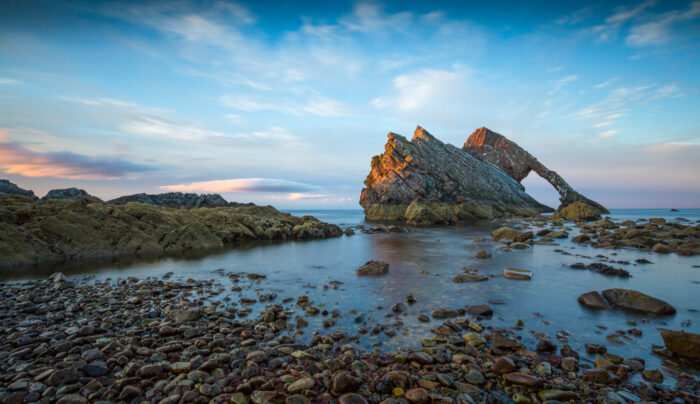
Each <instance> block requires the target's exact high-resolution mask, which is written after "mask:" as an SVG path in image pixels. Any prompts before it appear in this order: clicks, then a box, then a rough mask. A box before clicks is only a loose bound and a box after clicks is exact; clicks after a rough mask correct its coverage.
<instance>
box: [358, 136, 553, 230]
mask: <svg viewBox="0 0 700 404" xmlns="http://www.w3.org/2000/svg"><path fill="white" fill-rule="evenodd" d="M365 186H366V187H365V188H364V189H363V190H362V193H361V195H360V205H362V207H363V208H364V210H365V216H366V217H367V219H368V220H400V221H406V222H408V223H409V224H418V225H421V224H452V223H455V222H457V221H460V220H473V219H487V218H493V217H498V216H504V215H510V214H516V215H534V214H538V213H541V212H546V211H550V209H549V208H548V207H546V206H544V205H542V204H540V203H539V202H537V201H536V200H534V199H533V198H532V197H531V196H530V195H528V194H526V193H525V192H524V191H523V189H522V187H521V186H520V184H518V183H517V182H516V181H515V180H513V178H511V177H509V176H508V175H506V174H504V173H503V172H502V171H500V170H499V169H497V168H495V167H494V166H492V165H491V164H487V163H485V162H483V161H481V160H479V159H477V158H475V157H474V156H472V155H471V154H469V153H465V152H463V151H462V150H460V149H458V148H456V147H454V146H452V145H449V144H445V143H443V142H441V141H439V140H438V139H436V138H435V137H433V136H432V135H431V134H430V133H428V132H427V131H426V130H425V129H423V128H421V127H418V128H416V131H415V133H414V135H413V138H412V139H411V141H408V140H407V139H406V138H405V137H403V136H401V135H397V134H395V133H389V135H388V141H387V143H386V146H385V150H384V153H383V154H381V155H379V156H374V157H372V170H371V171H370V173H369V175H368V176H367V179H366V180H365Z"/></svg>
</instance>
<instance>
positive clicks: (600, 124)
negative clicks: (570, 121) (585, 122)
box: [593, 121, 612, 128]
mask: <svg viewBox="0 0 700 404" xmlns="http://www.w3.org/2000/svg"><path fill="white" fill-rule="evenodd" d="M610 125H612V122H610V121H607V122H598V123H596V124H595V125H593V127H594V128H604V127H606V126H610Z"/></svg>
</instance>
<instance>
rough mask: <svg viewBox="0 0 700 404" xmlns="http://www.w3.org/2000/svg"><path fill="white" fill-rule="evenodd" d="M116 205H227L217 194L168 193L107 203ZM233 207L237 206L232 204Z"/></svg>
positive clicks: (125, 198) (142, 195)
mask: <svg viewBox="0 0 700 404" xmlns="http://www.w3.org/2000/svg"><path fill="white" fill-rule="evenodd" d="M108 202H109V203H112V204H116V205H124V204H126V203H129V202H141V203H147V204H149V205H156V206H170V207H178V208H179V207H188V208H200V207H202V208H205V207H223V206H229V203H228V202H226V200H225V199H224V198H223V197H222V196H221V195H219V194H183V193H182V192H168V193H164V194H155V195H153V194H134V195H126V196H120V197H119V198H116V199H112V200H111V201H108ZM232 205H233V206H235V205H238V204H232Z"/></svg>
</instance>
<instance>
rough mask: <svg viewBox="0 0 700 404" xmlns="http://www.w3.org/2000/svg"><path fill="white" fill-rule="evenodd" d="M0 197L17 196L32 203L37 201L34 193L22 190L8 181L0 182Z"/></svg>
mask: <svg viewBox="0 0 700 404" xmlns="http://www.w3.org/2000/svg"><path fill="white" fill-rule="evenodd" d="M0 195H19V196H24V197H26V198H29V199H31V200H34V201H36V200H38V199H39V198H37V197H36V195H34V191H30V190H27V189H22V188H20V187H18V186H17V185H16V184H13V183H11V182H10V181H8V180H0Z"/></svg>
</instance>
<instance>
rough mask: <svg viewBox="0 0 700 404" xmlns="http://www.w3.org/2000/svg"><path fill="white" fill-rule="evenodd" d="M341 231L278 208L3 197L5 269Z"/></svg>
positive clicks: (0, 221) (0, 261) (0, 259)
mask: <svg viewBox="0 0 700 404" xmlns="http://www.w3.org/2000/svg"><path fill="white" fill-rule="evenodd" d="M340 235H342V230H341V229H340V228H339V227H338V226H336V225H331V224H327V223H323V222H320V221H318V220H317V219H315V218H313V217H311V216H304V217H301V218H299V217H294V216H292V215H290V214H288V213H282V212H279V211H278V210H276V209H275V208H273V207H271V206H255V205H252V206H248V205H245V206H238V207H214V208H212V207H208V208H190V209H179V208H171V207H162V206H153V205H149V204H145V203H134V202H132V203H127V204H125V205H114V204H110V203H105V202H101V201H99V200H97V199H96V198H94V199H91V198H78V199H69V200H57V199H48V200H45V201H40V202H34V201H33V200H31V199H27V198H24V197H20V196H16V195H0V270H2V269H5V268H21V267H28V266H33V265H40V264H41V265H46V264H60V263H65V262H69V261H73V262H75V261H82V260H102V259H109V258H116V257H139V256H153V255H163V254H174V253H181V252H186V251H197V252H204V251H206V250H213V249H219V248H222V247H227V246H233V245H236V244H237V243H241V242H244V241H249V240H302V239H317V238H327V237H336V236H340Z"/></svg>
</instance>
